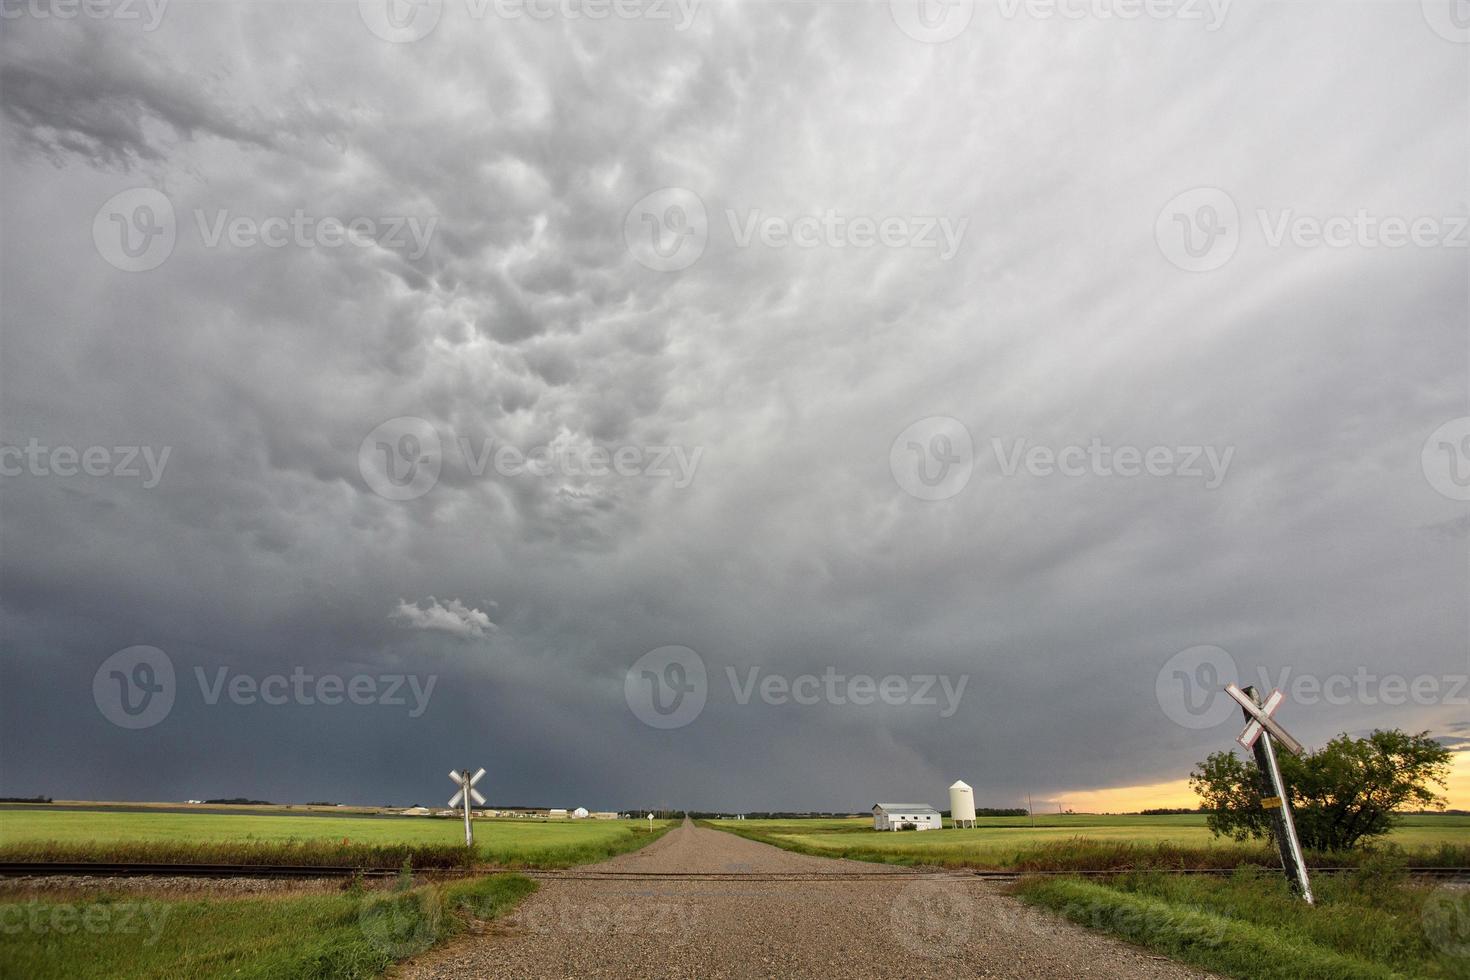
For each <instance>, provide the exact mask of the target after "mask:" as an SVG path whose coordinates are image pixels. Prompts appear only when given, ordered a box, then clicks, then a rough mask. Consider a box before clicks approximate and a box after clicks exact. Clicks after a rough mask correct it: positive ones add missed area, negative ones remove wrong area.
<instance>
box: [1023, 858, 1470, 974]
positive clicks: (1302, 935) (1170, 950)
mask: <svg viewBox="0 0 1470 980" xmlns="http://www.w3.org/2000/svg"><path fill="white" fill-rule="evenodd" d="M1394 863H1395V862H1394V861H1392V860H1390V861H1384V860H1383V859H1382V858H1381V857H1379V858H1374V859H1370V860H1369V861H1368V863H1366V864H1365V865H1364V866H1362V867H1361V868H1360V869H1359V871H1358V872H1357V873H1354V874H1351V875H1343V876H1341V877H1336V878H1320V879H1317V880H1316V881H1315V882H1314V883H1313V890H1314V892H1315V893H1316V904H1315V905H1312V906H1309V905H1307V904H1306V903H1305V902H1302V901H1301V900H1300V899H1298V898H1297V897H1296V896H1295V895H1293V894H1292V892H1291V891H1290V889H1289V888H1288V887H1287V885H1286V882H1285V880H1284V879H1283V878H1282V877H1281V874H1280V872H1279V871H1273V872H1263V871H1260V870H1254V869H1242V870H1241V871H1238V872H1237V873H1236V874H1234V875H1232V876H1230V877H1225V878H1199V877H1178V876H1170V875H1165V874H1151V873H1142V874H1137V875H1127V876H1124V877H1120V878H1117V879H1111V880H1109V881H1108V882H1106V883H1099V882H1094V881H1080V880H1078V879H1075V878H1023V879H1022V880H1021V881H1020V882H1019V883H1017V885H1016V886H1015V888H1016V891H1017V893H1018V894H1019V895H1021V896H1022V897H1023V898H1025V899H1026V900H1027V901H1030V902H1032V903H1034V904H1037V905H1040V906H1043V907H1046V908H1050V909H1053V910H1054V911H1057V912H1060V913H1061V914H1062V915H1063V916H1065V917H1066V918H1068V919H1071V920H1072V921H1074V922H1077V923H1079V924H1082V925H1085V926H1089V927H1091V928H1096V929H1101V930H1104V931H1107V932H1111V933H1113V934H1115V935H1119V936H1122V937H1124V938H1126V939H1128V940H1130V941H1133V942H1136V943H1139V944H1140V945H1143V946H1147V947H1148V948H1150V949H1153V950H1157V951H1158V952H1161V953H1165V954H1167V955H1169V956H1172V957H1174V958H1176V959H1181V960H1184V961H1186V962H1189V963H1193V964H1195V965H1197V966H1202V967H1205V968H1207V969H1210V970H1214V971H1217V972H1220V973H1223V974H1226V975H1228V976H1234V977H1250V978H1264V980H1276V978H1279V980H1302V978H1307V980H1311V978H1323V980H1328V978H1332V980H1336V978H1338V977H1348V978H1352V977H1362V978H1379V977H1382V978H1387V977H1402V976H1417V977H1446V978H1447V977H1466V976H1470V962H1467V961H1466V959H1465V957H1464V956H1463V955H1462V954H1463V950H1462V949H1461V948H1460V943H1462V942H1463V940H1460V939H1459V937H1458V936H1455V935H1451V934H1445V935H1441V934H1440V932H1439V931H1437V930H1436V929H1435V928H1433V927H1432V921H1433V920H1432V916H1433V915H1434V914H1435V913H1436V912H1437V911H1438V905H1437V903H1439V904H1442V903H1444V902H1446V901H1448V902H1450V903H1451V905H1452V906H1453V907H1452V908H1450V912H1451V913H1452V915H1457V914H1458V913H1459V912H1460V905H1461V903H1462V901H1463V900H1462V899H1459V898H1455V897H1453V896H1454V893H1451V892H1448V891H1447V890H1445V889H1442V888H1441V889H1436V888H1433V887H1431V886H1428V885H1416V884H1413V883H1411V882H1409V881H1407V880H1406V879H1405V878H1404V877H1403V875H1402V873H1401V872H1400V871H1397V870H1395V869H1394V868H1393V867H1392V865H1393V864H1394ZM1457 921H1458V920H1456V922H1452V923H1451V925H1452V926H1453V925H1456V924H1457ZM1446 935H1449V938H1450V939H1451V940H1452V941H1450V942H1446V941H1445V939H1446Z"/></svg>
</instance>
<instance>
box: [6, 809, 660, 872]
mask: <svg viewBox="0 0 1470 980" xmlns="http://www.w3.org/2000/svg"><path fill="white" fill-rule="evenodd" d="M670 826H671V824H670V823H669V822H666V821H665V822H659V823H656V824H655V826H654V829H653V831H652V833H650V831H649V827H648V823H647V821H642V820H571V821H539V820H516V819H495V820H476V821H474V830H475V851H474V859H475V860H476V861H479V862H484V863H488V864H494V865H496V866H499V867H507V868H550V867H566V866H569V865H573V864H582V863H586V862H589V861H597V860H602V859H604V858H608V857H613V856H615V855H618V854H622V853H625V852H627V851H631V850H635V849H637V848H639V847H643V846H644V845H645V844H647V843H649V842H650V840H652V839H653V838H654V837H656V836H658V835H659V834H662V833H663V832H664V831H666V830H667V829H668V828H669V827H670ZM465 857H466V856H465V849H464V824H463V823H462V822H461V821H459V820H455V819H449V818H442V817H371V816H342V817H338V816H274V815H266V814H261V815H255V814H224V813H172V812H156V813H150V812H142V813H138V812H121V811H108V810H94V811H68V810H45V809H40V808H30V807H25V808H0V861H47V860H54V861H101V862H107V861H139V862H160V863H189V862H197V863H205V864H209V863H256V864H314V865H316V864H320V865H328V864H361V865H369V864H370V865H373V866H379V867H381V866H388V865H391V866H397V865H399V864H401V863H402V861H403V860H404V859H405V858H407V859H409V860H410V861H412V863H413V864H414V865H415V866H416V867H435V866H445V865H454V864H463V863H468V862H466V860H465Z"/></svg>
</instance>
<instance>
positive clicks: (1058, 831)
mask: <svg viewBox="0 0 1470 980" xmlns="http://www.w3.org/2000/svg"><path fill="white" fill-rule="evenodd" d="M976 823H977V826H976V827H974V828H973V829H970V828H963V829H951V828H948V827H946V828H945V829H944V830H926V831H920V832H916V831H902V832H899V833H893V832H888V831H876V830H874V829H873V823H872V820H871V819H869V818H866V817H849V818H844V819H833V820H739V821H736V820H712V821H708V824H709V826H711V827H714V828H716V829H719V830H728V831H731V832H732V833H736V834H739V835H740V836H742V837H748V838H750V839H752V840H758V841H762V842H764V843H767V844H775V845H776V846H778V847H784V848H786V849H787V850H792V851H798V852H800V853H803V854H813V855H817V856H820V857H834V858H851V859H855V860H860V861H878V862H884V863H889V864H925V865H941V866H946V867H977V868H1024V869H1030V870H1043V869H1045V868H1047V867H1052V866H1055V865H1056V864H1057V862H1062V863H1063V864H1067V863H1071V864H1074V865H1076V866H1078V867H1084V866H1088V864H1089V862H1090V863H1091V864H1093V865H1095V866H1099V867H1108V866H1116V865H1119V864H1120V863H1129V862H1131V861H1132V860H1133V859H1141V860H1142V861H1143V863H1148V864H1166V865H1167V864H1194V865H1197V864H1201V863H1213V860H1214V859H1218V860H1219V861H1220V862H1221V863H1222V865H1223V866H1226V867H1229V866H1233V865H1234V864H1236V863H1239V862H1241V861H1245V860H1250V859H1253V858H1256V857H1262V858H1265V859H1268V860H1269V859H1271V855H1272V852H1271V851H1270V850H1269V849H1268V847H1267V846H1266V845H1265V844H1262V843H1260V842H1248V843H1245V844H1237V843H1236V842H1234V841H1231V840H1229V839H1226V838H1218V837H1215V836H1213V835H1212V834H1211V833H1210V831H1209V828H1208V827H1206V826H1205V818H1204V817H1203V816H1202V815H1200V814H1193V813H1190V814H1171V815H1165V816H1136V815H1122V816H1115V815H1093V814H1064V815H1054V816H1047V817H1043V816H1037V817H1036V819H1035V822H1034V823H1032V822H1031V821H1030V820H1029V819H1028V818H1026V817H982V818H980V819H979V820H977V821H976ZM1079 838H1081V839H1082V840H1081V841H1079V840H1078V839H1079ZM1387 842H1389V843H1393V844H1396V845H1398V846H1399V847H1402V848H1403V849H1404V850H1405V851H1406V852H1407V853H1408V854H1409V855H1410V856H1411V858H1418V859H1419V860H1421V861H1423V862H1424V863H1431V864H1448V863H1456V864H1467V863H1470V816H1439V815H1430V816H1406V817H1404V818H1403V822H1402V825H1401V826H1400V827H1399V828H1398V829H1397V830H1395V831H1394V832H1393V834H1391V835H1390V836H1389V837H1388V838H1387Z"/></svg>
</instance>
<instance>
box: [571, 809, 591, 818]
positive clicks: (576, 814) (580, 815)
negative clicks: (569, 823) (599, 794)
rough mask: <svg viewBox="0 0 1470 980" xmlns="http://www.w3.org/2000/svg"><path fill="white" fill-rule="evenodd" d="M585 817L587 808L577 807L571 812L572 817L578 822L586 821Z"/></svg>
mask: <svg viewBox="0 0 1470 980" xmlns="http://www.w3.org/2000/svg"><path fill="white" fill-rule="evenodd" d="M587 815H588V814H587V808H586V807H585V806H579V807H577V808H576V809H575V810H573V811H572V816H574V817H576V818H577V819H578V820H585V819H587Z"/></svg>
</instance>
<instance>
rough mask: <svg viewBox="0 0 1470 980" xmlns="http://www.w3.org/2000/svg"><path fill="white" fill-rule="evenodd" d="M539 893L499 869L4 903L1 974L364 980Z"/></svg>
mask: <svg viewBox="0 0 1470 980" xmlns="http://www.w3.org/2000/svg"><path fill="white" fill-rule="evenodd" d="M535 889H536V884H535V882H533V881H531V880H530V879H528V878H524V877H522V876H520V875H515V874H497V875H492V876H489V877H484V878H474V879H468V880H463V881H456V882H452V883H445V884H427V885H420V886H417V887H415V886H413V885H412V883H411V882H410V881H409V879H407V878H404V879H403V880H401V881H400V882H399V884H398V885H397V886H396V887H395V888H392V889H390V890H387V891H373V890H368V889H365V888H363V887H362V886H360V885H351V886H348V887H347V888H345V889H344V890H343V891H342V892H338V893H328V894H319V895H304V896H303V895H291V896H278V897H274V898H269V897H267V898H228V899H205V900H200V899H189V900H171V899H170V900H160V899H154V898H145V897H141V896H139V895H136V894H104V895H99V896H96V897H92V898H88V899H86V900H83V901H72V902H63V901H43V900H36V899H25V900H21V899H13V900H0V934H3V936H4V940H3V942H0V976H7V977H11V976H13V977H26V978H28V980H63V978H68V980H69V978H72V977H75V976H77V975H78V972H77V971H78V970H82V971H83V972H84V973H85V974H86V975H89V976H105V977H111V978H117V980H135V978H136V980H148V978H154V977H163V976H167V977H173V978H194V977H199V978H204V977H211V978H212V977H220V976H229V977H234V978H242V980H274V978H277V977H299V978H311V980H358V978H367V977H376V976H378V975H379V974H381V973H382V972H383V971H384V970H386V969H387V968H388V967H389V966H391V965H392V964H394V963H396V962H398V961H399V960H403V959H406V958H408V957H410V956H413V955H415V954H417V953H420V952H423V951H424V950H426V949H428V948H430V947H431V946H433V945H435V944H436V943H438V942H442V941H443V940H445V939H447V938H449V937H450V936H453V935H455V934H457V933H459V932H462V931H463V930H465V929H466V928H468V927H469V926H470V925H471V924H472V923H474V922H476V921H486V920H491V919H496V918H499V917H500V916H502V915H504V914H505V913H506V912H507V911H509V910H510V909H512V908H513V907H514V906H515V905H516V904H517V903H518V902H519V901H521V899H523V898H525V897H526V896H527V895H529V894H530V893H531V892H533V891H535Z"/></svg>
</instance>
